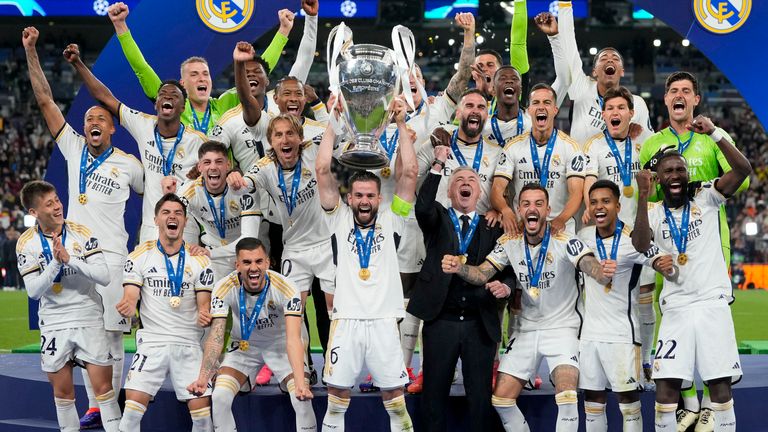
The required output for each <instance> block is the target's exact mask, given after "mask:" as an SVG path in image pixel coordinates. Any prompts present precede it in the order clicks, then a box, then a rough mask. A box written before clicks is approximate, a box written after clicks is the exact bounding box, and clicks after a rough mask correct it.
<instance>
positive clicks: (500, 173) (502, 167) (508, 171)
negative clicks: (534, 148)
mask: <svg viewBox="0 0 768 432" xmlns="http://www.w3.org/2000/svg"><path fill="white" fill-rule="evenodd" d="M513 145H514V142H509V141H507V145H505V146H504V150H502V151H501V154H500V155H499V161H498V162H496V170H495V171H494V172H493V176H494V177H504V178H505V179H507V180H509V181H512V179H513V178H514V175H515V158H514V157H512V146H513Z"/></svg>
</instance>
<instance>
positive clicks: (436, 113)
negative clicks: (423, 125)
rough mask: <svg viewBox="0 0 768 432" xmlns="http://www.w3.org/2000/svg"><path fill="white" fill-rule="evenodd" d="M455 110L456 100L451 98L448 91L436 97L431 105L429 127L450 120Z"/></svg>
mask: <svg viewBox="0 0 768 432" xmlns="http://www.w3.org/2000/svg"><path fill="white" fill-rule="evenodd" d="M455 111H456V102H454V101H453V100H451V98H450V97H449V96H448V93H443V94H442V95H440V96H438V97H436V98H435V101H434V102H433V103H432V104H431V106H430V107H429V119H428V121H427V125H428V127H437V126H438V125H440V124H446V123H448V122H450V121H451V117H453V113H454V112H455Z"/></svg>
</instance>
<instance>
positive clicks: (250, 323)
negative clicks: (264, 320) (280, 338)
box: [240, 274, 270, 341]
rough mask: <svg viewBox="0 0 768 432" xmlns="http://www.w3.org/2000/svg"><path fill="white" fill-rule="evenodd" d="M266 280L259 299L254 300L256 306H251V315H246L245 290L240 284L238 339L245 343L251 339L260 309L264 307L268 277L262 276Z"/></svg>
mask: <svg viewBox="0 0 768 432" xmlns="http://www.w3.org/2000/svg"><path fill="white" fill-rule="evenodd" d="M264 277H265V278H266V279H267V282H266V284H265V285H264V289H263V290H262V291H261V294H259V298H258V299H256V304H254V305H253V309H252V310H251V315H250V316H249V315H248V307H247V305H246V302H245V288H244V287H243V284H242V282H241V283H240V339H242V340H244V341H247V340H248V339H250V338H251V333H253V329H254V328H255V327H256V322H257V321H258V320H259V313H261V307H262V306H264V300H265V299H266V298H267V291H269V285H270V281H269V275H266V274H265V275H264Z"/></svg>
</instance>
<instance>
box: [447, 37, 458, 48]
mask: <svg viewBox="0 0 768 432" xmlns="http://www.w3.org/2000/svg"><path fill="white" fill-rule="evenodd" d="M455 43H456V41H455V40H454V39H453V38H451V39H448V46H453V44H455Z"/></svg>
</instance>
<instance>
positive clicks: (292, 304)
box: [283, 280, 304, 317]
mask: <svg viewBox="0 0 768 432" xmlns="http://www.w3.org/2000/svg"><path fill="white" fill-rule="evenodd" d="M286 285H287V286H288V289H289V290H290V292H291V294H292V295H291V296H290V297H288V298H287V299H286V300H285V304H284V305H283V313H284V314H285V316H295V317H301V315H302V314H303V313H304V307H303V306H302V305H301V293H300V292H299V290H298V289H297V288H296V285H294V284H293V283H292V282H290V281H288V280H286Z"/></svg>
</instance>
